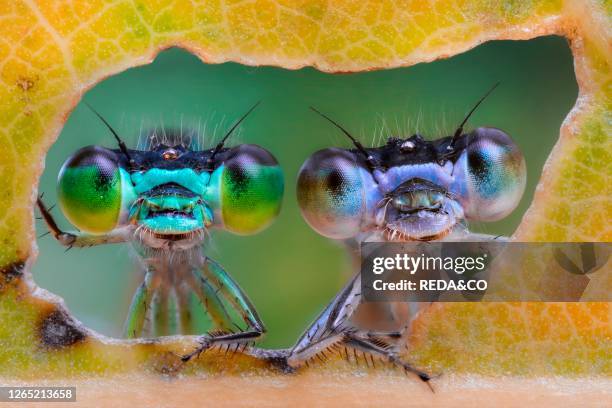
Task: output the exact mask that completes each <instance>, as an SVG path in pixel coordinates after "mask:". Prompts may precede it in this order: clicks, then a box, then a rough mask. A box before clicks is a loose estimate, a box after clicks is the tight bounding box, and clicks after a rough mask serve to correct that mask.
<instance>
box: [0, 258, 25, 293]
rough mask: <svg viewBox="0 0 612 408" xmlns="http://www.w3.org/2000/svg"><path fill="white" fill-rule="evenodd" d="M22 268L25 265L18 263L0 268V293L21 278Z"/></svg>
mask: <svg viewBox="0 0 612 408" xmlns="http://www.w3.org/2000/svg"><path fill="white" fill-rule="evenodd" d="M24 266H25V263H24V262H22V261H19V262H14V263H11V264H8V265H6V266H4V267H2V268H0V292H2V290H3V289H4V288H5V286H7V285H8V284H10V283H11V282H13V280H15V279H20V278H21V276H22V275H23V268H24Z"/></svg>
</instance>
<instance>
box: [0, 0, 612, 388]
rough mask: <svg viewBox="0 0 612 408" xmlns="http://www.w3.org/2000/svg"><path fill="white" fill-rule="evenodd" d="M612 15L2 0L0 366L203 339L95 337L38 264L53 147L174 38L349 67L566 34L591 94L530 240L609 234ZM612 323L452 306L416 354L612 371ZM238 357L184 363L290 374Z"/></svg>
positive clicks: (563, 142) (461, 5) (603, 8)
mask: <svg viewBox="0 0 612 408" xmlns="http://www.w3.org/2000/svg"><path fill="white" fill-rule="evenodd" d="M611 15H612V10H611V8H610V4H609V3H607V2H601V1H596V0H582V1H561V0H531V1H515V0H504V1H499V2H492V1H488V0H481V1H467V0H439V1H435V0H412V1H411V0H407V1H401V2H400V1H378V0H370V1H361V2H356V1H353V0H334V1H325V0H295V1H289V0H254V1H250V2H236V1H229V0H227V1H223V0H215V1H195V0H194V1H182V0H176V1H161V0H160V1H147V2H145V1H137V0H134V1H129V0H115V1H110V2H102V1H99V0H91V1H87V2H71V1H65V0H57V1H53V2H49V1H48V2H43V1H36V0H25V1H12V2H2V3H0V19H1V20H2V24H0V101H1V103H0V145H1V146H2V147H3V148H2V150H0V180H2V183H1V184H0V208H2V209H3V210H2V212H1V213H0V265H2V266H1V267H0V272H1V273H0V377H7V378H21V379H37V378H47V379H51V378H57V379H62V378H69V377H70V378H86V376H90V375H96V376H100V375H111V374H128V373H140V372H142V371H145V372H149V373H157V374H158V375H159V373H161V374H165V375H171V374H173V373H175V372H176V370H177V364H178V363H177V357H176V355H177V354H181V353H183V352H185V351H187V350H190V349H191V347H193V345H194V340H195V339H194V338H190V337H172V338H167V339H163V340H159V341H155V342H152V343H148V344H147V343H145V342H143V341H119V340H112V339H108V338H105V337H103V336H100V335H99V334H96V333H94V332H91V331H90V330H88V329H87V328H85V327H82V326H80V324H79V323H78V322H75V321H74V320H73V319H72V318H71V317H70V316H69V314H68V313H67V312H66V310H65V307H64V306H63V305H62V303H61V301H60V300H59V299H57V298H56V297H54V296H52V295H50V294H48V293H47V292H46V291H44V290H42V289H40V288H36V286H35V285H34V283H33V282H32V279H31V276H30V273H29V271H28V266H29V265H30V264H31V263H32V262H34V261H35V258H36V247H35V244H34V242H35V237H34V227H33V216H32V214H33V211H32V209H33V200H34V197H35V196H36V186H37V180H38V178H39V177H40V174H41V172H42V164H43V159H44V155H45V153H46V151H47V150H48V149H49V147H50V145H51V144H52V143H53V142H54V141H55V140H56V138H57V136H58V134H59V132H60V130H61V128H62V125H63V123H64V121H65V119H66V117H67V115H68V114H69V113H70V111H71V109H73V108H74V106H75V105H76V103H77V102H78V100H79V98H80V97H81V95H82V94H83V92H84V91H85V90H86V89H88V88H90V87H92V86H93V85H94V84H96V83H97V82H99V81H100V80H102V79H103V78H104V77H106V76H109V75H112V74H115V73H117V72H120V71H122V70H124V69H126V68H128V67H133V66H136V65H141V64H145V63H148V62H150V61H151V60H152V59H153V58H154V56H155V55H156V54H157V52H159V50H161V49H164V48H166V47H170V46H180V47H184V48H187V49H189V50H190V51H191V52H193V53H195V54H196V55H198V56H199V57H200V58H202V60H203V61H205V62H208V63H220V62H225V61H235V62H240V63H243V64H248V65H276V66H280V67H284V68H290V69H295V68H299V67H303V66H314V67H316V68H318V69H320V70H323V71H326V72H346V71H364V70H372V69H388V68H393V67H398V66H407V65H412V64H416V63H419V62H424V61H431V60H434V59H437V58H444V57H448V56H451V55H455V54H458V53H461V52H464V51H466V50H468V49H470V48H472V47H475V46H477V45H478V44H480V43H482V42H484V41H488V40H494V39H512V40H523V39H529V38H533V37H536V36H541V35H549V34H558V35H563V36H565V37H567V38H568V39H569V40H570V44H571V48H572V53H573V55H574V62H575V68H576V76H577V80H578V83H579V87H580V94H579V98H578V101H577V103H576V106H574V108H573V109H572V111H571V112H570V113H569V115H568V117H567V118H566V120H565V121H564V123H563V126H562V128H561V134H560V137H559V141H558V142H557V144H556V146H555V147H554V149H553V151H552V153H551V155H550V157H549V159H548V161H547V164H546V167H545V171H544V173H543V175H542V178H541V180H540V182H539V185H538V188H537V191H536V195H535V198H534V201H533V203H532V205H531V207H530V208H529V210H528V212H527V213H526V215H525V217H524V219H523V222H522V223H521V225H520V226H519V228H518V230H517V231H516V233H515V238H516V239H517V240H520V241H610V240H611V238H612V224H610V219H612V204H611V202H610V197H611V196H612V191H611V189H612V180H611V175H612V171H611V166H612V164H611V163H612V160H611V157H610V154H611V153H610V152H612V139H611V138H610V136H609V135H610V134H612V132H611V129H610V127H611V125H610V123H611V118H610V110H611V109H610V108H611V100H610V99H611V93H612V91H611V89H612V87H611V79H610V53H611V48H610V46H609V38H610V27H612V24H610V19H611V18H610V17H611ZM33 158H38V159H36V160H33ZM608 280H609V277H608ZM603 283H604V284H607V285H608V287H609V285H610V282H609V281H606V282H603ZM592 284H593V282H592ZM610 327H611V325H610V305H609V303H580V304H571V303H569V304H568V303H564V304H541V303H503V304H437V305H435V306H434V307H431V308H430V309H428V310H427V312H426V313H424V314H422V315H421V316H420V318H419V319H418V321H417V322H416V323H415V325H414V327H413V330H412V333H413V334H412V337H411V339H410V353H409V355H408V357H409V358H410V359H411V360H412V361H413V362H414V363H415V364H417V365H418V366H421V367H424V368H429V369H431V370H432V371H433V372H438V371H441V372H445V373H449V372H450V373H453V372H457V373H476V374H482V375H487V376H499V375H502V374H528V375H535V374H546V375H556V374H562V375H569V376H581V377H582V376H587V375H588V376H590V375H594V374H599V375H610V373H611V365H610V338H611V337H612V336H611V334H612V333H611V330H610ZM222 356H223V352H219V351H210V352H207V353H205V354H204V355H203V356H202V357H201V358H200V359H199V360H198V362H197V364H190V365H189V366H188V367H185V368H184V369H183V370H182V372H184V373H187V374H194V373H219V372H222V373H243V372H245V371H248V372H254V373H259V374H263V373H267V374H269V375H273V373H278V372H279V371H278V370H277V369H276V368H275V367H274V366H273V365H272V364H270V363H269V362H268V361H264V360H260V359H258V358H255V357H253V356H249V355H245V354H241V353H237V354H236V355H235V356H234V357H233V358H231V359H226V358H221V357H222ZM332 367H340V368H341V369H342V370H343V371H344V372H352V370H355V368H354V367H353V366H351V368H346V367H347V366H346V365H345V363H342V362H340V361H336V362H333V363H330V364H329V365H326V366H323V367H319V368H316V369H314V371H315V372H317V373H329V372H332V371H333V369H332ZM276 375H278V374H274V376H276ZM305 375H307V374H305ZM307 378H310V377H307ZM351 378H352V380H351V381H353V378H354V377H351ZM308 381H311V382H312V381H314V383H313V384H314V385H317V384H318V385H319V386H320V385H321V384H320V383H317V382H316V380H312V378H310V379H309V380H308ZM402 384H403V383H402ZM190 392H193V391H190Z"/></svg>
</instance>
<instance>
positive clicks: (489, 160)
mask: <svg viewBox="0 0 612 408" xmlns="http://www.w3.org/2000/svg"><path fill="white" fill-rule="evenodd" d="M467 138H468V141H467V147H466V149H465V151H464V152H463V153H462V154H461V156H460V157H459V159H458V160H457V162H456V163H455V167H454V172H453V173H454V175H455V179H456V183H455V186H454V188H453V189H452V190H453V191H454V192H456V193H457V194H458V198H459V201H460V203H461V204H462V206H463V210H464V212H465V215H466V217H467V218H468V219H471V220H476V221H496V220H499V219H501V218H503V217H505V216H507V215H508V214H510V213H511V212H512V211H513V210H514V209H515V208H516V206H517V205H518V203H519V201H520V200H521V197H522V195H523V192H524V190H525V183H526V178H527V176H526V175H527V171H526V166H525V159H524V157H523V154H522V153H521V151H520V150H519V148H518V146H517V145H516V144H515V143H514V142H513V141H512V139H511V138H510V136H508V135H507V134H505V133H504V132H502V131H501V130H499V129H495V128H478V129H476V130H474V131H473V132H472V133H470V134H469V135H467Z"/></svg>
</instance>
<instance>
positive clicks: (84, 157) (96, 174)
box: [57, 146, 131, 234]
mask: <svg viewBox="0 0 612 408" xmlns="http://www.w3.org/2000/svg"><path fill="white" fill-rule="evenodd" d="M124 179H125V177H124V175H122V170H121V169H120V168H119V165H118V158H117V155H116V154H115V153H114V152H113V151H112V150H108V149H105V148H102V147H99V146H88V147H84V148H82V149H80V150H78V151H77V152H76V153H75V154H74V155H72V156H71V157H69V158H68V159H67V160H66V162H65V163H64V165H63V166H62V168H61V170H60V173H59V176H58V184H57V193H58V198H59V204H60V207H61V209H62V211H63V213H64V215H65V216H66V218H68V220H69V221H70V222H71V223H72V224H73V225H74V226H76V227H77V228H79V229H80V230H82V231H86V232H89V233H93V234H103V233H106V232H108V231H110V230H112V229H113V228H115V226H116V225H117V224H118V222H119V219H120V216H121V213H122V211H121V210H122V197H123V194H122V191H123V184H125V183H124ZM130 187H131V186H130Z"/></svg>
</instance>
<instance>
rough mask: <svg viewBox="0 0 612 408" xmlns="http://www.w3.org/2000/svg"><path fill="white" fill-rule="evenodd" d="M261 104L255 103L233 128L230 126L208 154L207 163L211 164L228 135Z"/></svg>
mask: <svg viewBox="0 0 612 408" xmlns="http://www.w3.org/2000/svg"><path fill="white" fill-rule="evenodd" d="M260 103H261V101H258V102H257V103H255V105H253V106H251V109H249V110H248V111H247V113H245V114H244V115H242V117H241V118H240V119H238V121H237V122H236V123H234V126H232V127H231V128H230V130H228V131H227V133H226V134H225V136H223V138H222V139H221V141H220V142H219V143H218V144H217V145H216V146H215V148H214V150H213V151H212V153H211V154H210V157H209V158H208V160H207V162H208V163H209V164H210V163H212V161H213V159H214V158H215V155H216V154H217V153H219V151H220V150H221V149H223V145H224V144H225V142H226V141H227V139H228V138H229V137H230V135H231V134H232V133H233V132H234V130H236V128H237V127H238V126H239V125H240V124H241V123H242V121H243V120H245V119H246V118H247V116H249V115H250V114H251V112H253V111H254V110H255V108H256V107H257V105H259V104H260Z"/></svg>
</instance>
